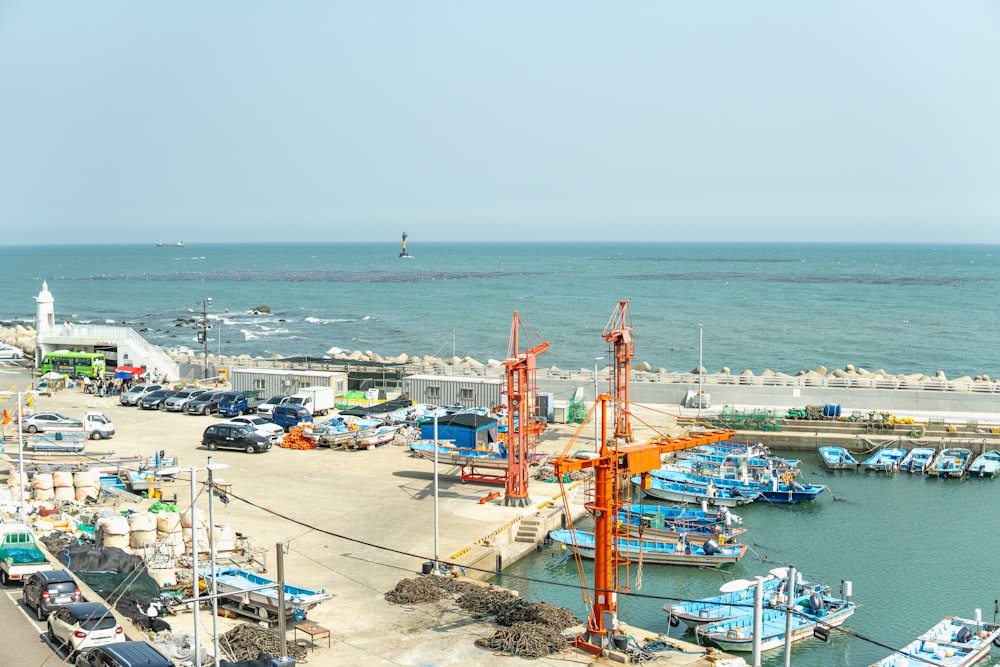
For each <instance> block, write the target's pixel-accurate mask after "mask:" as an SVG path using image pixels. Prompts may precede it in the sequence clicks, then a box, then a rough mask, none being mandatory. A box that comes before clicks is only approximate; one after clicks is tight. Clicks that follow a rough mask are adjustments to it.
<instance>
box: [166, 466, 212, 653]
mask: <svg viewBox="0 0 1000 667" xmlns="http://www.w3.org/2000/svg"><path fill="white" fill-rule="evenodd" d="M228 467H229V466H228V465H227V464H225V463H212V457H211V456H209V457H208V465H206V466H204V467H202V468H189V469H188V470H189V471H190V473H191V573H192V577H191V578H192V579H193V581H194V584H193V586H192V588H193V589H194V593H193V606H194V656H195V657H194V664H195V667H201V637H200V627H199V619H198V616H199V613H198V612H199V608H200V607H201V599H200V597H201V592H200V590H199V586H198V578H199V577H198V525H197V522H196V521H195V519H196V518H197V516H198V512H197V504H198V480H197V476H198V471H199V470H207V471H208V542H209V544H208V550H209V554H210V555H211V565H212V635H213V637H212V642H213V649H214V655H215V662H216V664H218V661H219V626H218V622H219V621H218V619H219V598H218V592H217V589H216V585H215V517H214V516H213V514H212V492H213V490H214V488H215V487H214V484H213V481H212V471H214V470H223V469H225V468H228ZM180 471H181V468H160V469H159V470H157V471H156V474H157V475H160V476H161V477H169V476H171V475H176V474H177V473H178V472H180Z"/></svg>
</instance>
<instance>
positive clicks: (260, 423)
mask: <svg viewBox="0 0 1000 667" xmlns="http://www.w3.org/2000/svg"><path fill="white" fill-rule="evenodd" d="M228 421H229V423H231V424H247V425H249V426H252V427H253V430H254V431H256V432H257V434H258V435H262V436H264V437H265V438H268V439H270V440H277V439H278V438H280V437H281V436H282V435H284V433H285V429H283V428H281V427H280V426H278V425H277V424H275V423H274V422H272V421H271V420H270V419H266V418H264V417H255V416H252V415H251V416H249V417H233V418H232V419H229V420H228Z"/></svg>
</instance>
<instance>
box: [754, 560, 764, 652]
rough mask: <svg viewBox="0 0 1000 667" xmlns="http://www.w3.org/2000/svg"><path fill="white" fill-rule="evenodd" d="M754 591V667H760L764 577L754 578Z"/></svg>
mask: <svg viewBox="0 0 1000 667" xmlns="http://www.w3.org/2000/svg"><path fill="white" fill-rule="evenodd" d="M754 579H755V580H756V581H757V583H756V584H755V585H754V590H753V667H760V641H761V637H760V634H761V632H762V631H763V627H762V626H763V625H764V577H754Z"/></svg>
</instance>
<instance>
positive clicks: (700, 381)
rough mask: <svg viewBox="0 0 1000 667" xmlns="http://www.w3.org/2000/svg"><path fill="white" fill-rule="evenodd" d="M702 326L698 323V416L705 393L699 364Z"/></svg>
mask: <svg viewBox="0 0 1000 667" xmlns="http://www.w3.org/2000/svg"><path fill="white" fill-rule="evenodd" d="M704 329H705V328H704V326H703V325H701V324H699V325H698V417H699V418H700V417H701V401H702V397H703V396H704V395H705V390H704V389H703V387H702V382H703V381H704V380H703V378H704V377H705V374H704V371H703V370H702V364H701V341H702V334H703V333H704Z"/></svg>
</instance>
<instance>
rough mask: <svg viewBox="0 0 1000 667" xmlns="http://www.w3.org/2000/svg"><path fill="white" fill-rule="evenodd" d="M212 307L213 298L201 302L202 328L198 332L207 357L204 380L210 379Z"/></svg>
mask: <svg viewBox="0 0 1000 667" xmlns="http://www.w3.org/2000/svg"><path fill="white" fill-rule="evenodd" d="M211 307H212V297H208V298H207V299H205V300H204V301H202V302H201V326H200V327H199V331H198V342H199V343H201V344H202V346H203V349H202V353H203V354H204V355H205V356H204V357H203V360H204V363H202V372H201V375H202V377H203V378H207V377H208V328H209V327H208V309H209V308H211ZM220 336H221V334H220ZM219 345H220V346H221V345H222V339H221V338H220V339H219Z"/></svg>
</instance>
